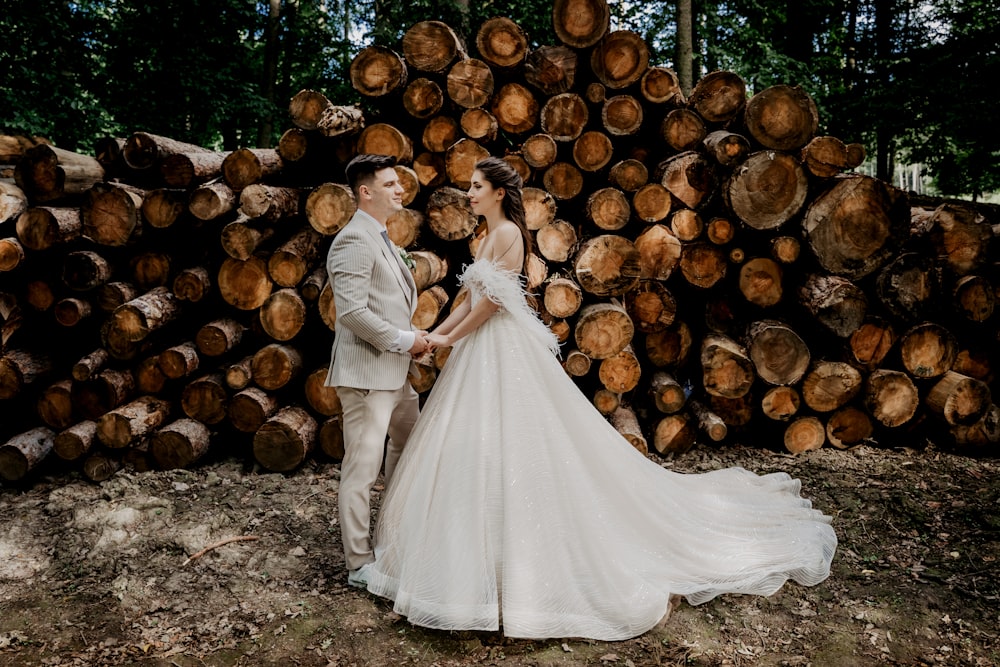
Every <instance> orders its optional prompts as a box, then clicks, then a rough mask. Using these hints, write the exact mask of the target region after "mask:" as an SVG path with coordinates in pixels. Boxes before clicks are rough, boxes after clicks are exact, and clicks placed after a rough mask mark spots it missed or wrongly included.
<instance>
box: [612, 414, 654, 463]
mask: <svg viewBox="0 0 1000 667" xmlns="http://www.w3.org/2000/svg"><path fill="white" fill-rule="evenodd" d="M611 425H612V426H614V427H615V430H616V431H618V432H619V433H620V434H621V436H622V437H623V438H625V440H627V441H628V443H629V444H630V445H632V446H633V447H635V448H636V450H637V451H638V452H639V453H640V454H642V455H643V456H645V455H646V454H648V453H649V447H648V446H647V444H646V438H645V437H643V435H642V428H641V427H640V426H639V418H638V417H637V416H636V414H635V410H633V409H632V408H630V407H628V406H627V405H619V406H618V408H617V409H616V410H615V411H614V412H612V413H611Z"/></svg>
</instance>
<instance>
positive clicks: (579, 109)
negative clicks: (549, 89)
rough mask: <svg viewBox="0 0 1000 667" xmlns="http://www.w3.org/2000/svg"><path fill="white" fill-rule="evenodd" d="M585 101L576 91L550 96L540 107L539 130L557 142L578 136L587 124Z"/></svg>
mask: <svg viewBox="0 0 1000 667" xmlns="http://www.w3.org/2000/svg"><path fill="white" fill-rule="evenodd" d="M588 118H589V112H588V110H587V103H586V102H585V101H584V100H583V98H582V97H580V96H579V95H577V94H576V93H561V94H559V95H554V96H553V97H550V98H549V99H548V100H547V101H546V102H545V105H544V106H543V107H542V111H541V115H540V120H539V122H540V125H541V130H542V132H543V133H544V134H546V135H548V136H549V137H551V138H552V139H553V140H555V141H557V142H569V141H573V140H575V139H576V138H578V137H579V136H580V135H581V133H582V132H583V128H584V126H585V125H586V124H587V120H588Z"/></svg>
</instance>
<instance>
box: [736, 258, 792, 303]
mask: <svg viewBox="0 0 1000 667" xmlns="http://www.w3.org/2000/svg"><path fill="white" fill-rule="evenodd" d="M740 292H741V293H742V294H743V296H744V297H746V300H747V301H749V302H750V303H752V304H754V305H755V306H760V307H761V308H767V307H769V306H774V305H777V304H778V303H780V302H781V297H782V286H781V267H780V266H778V263H777V262H775V261H774V260H773V259H771V258H769V257H755V258H753V259H751V260H750V261H748V262H747V263H746V264H744V265H743V266H742V267H741V268H740Z"/></svg>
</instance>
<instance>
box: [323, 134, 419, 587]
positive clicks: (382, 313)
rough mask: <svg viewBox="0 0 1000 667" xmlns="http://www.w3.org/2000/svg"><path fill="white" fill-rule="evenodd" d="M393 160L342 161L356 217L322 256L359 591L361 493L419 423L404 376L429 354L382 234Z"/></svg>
mask: <svg viewBox="0 0 1000 667" xmlns="http://www.w3.org/2000/svg"><path fill="white" fill-rule="evenodd" d="M395 164H396V159H395V158H394V157H391V156H387V155H369V154H362V155H358V156H357V157H355V158H354V159H352V160H351V161H350V162H349V163H348V164H347V169H346V172H347V183H348V185H350V187H351V190H352V191H353V192H354V199H355V201H356V202H357V212H355V214H354V217H352V218H351V220H350V222H348V223H347V224H346V225H345V226H344V228H343V229H342V230H340V232H339V233H338V234H337V236H336V238H334V240H333V243H332V244H331V245H330V251H329V254H328V255H327V260H326V270H327V272H328V273H329V276H330V283H331V286H332V288H333V296H334V304H335V306H336V312H337V316H336V322H335V324H334V339H333V354H332V358H331V362H330V370H329V372H328V373H327V376H326V385H327V386H333V387H336V388H337V395H338V396H339V397H340V401H341V404H342V405H343V409H344V413H343V428H344V460H343V461H342V462H341V464H340V491H339V508H340V533H341V539H342V541H343V545H344V557H345V560H346V561H347V569H348V575H347V582H348V583H349V584H350V585H351V586H356V587H359V588H364V587H366V586H367V584H368V576H367V575H368V572H367V571H368V566H369V565H370V564H371V563H372V562H373V561H374V560H375V556H374V554H373V552H372V544H371V538H370V534H369V523H370V519H371V507H370V504H369V494H370V493H371V489H372V486H373V485H374V484H375V480H376V479H377V478H378V474H379V469H380V468H381V467H382V461H383V452H384V458H385V481H386V482H388V481H389V478H390V477H391V476H392V472H393V469H394V468H395V467H396V462H397V461H398V460H399V455H400V454H401V453H402V451H403V446H404V445H405V444H406V439H407V438H408V437H409V435H410V430H411V429H412V428H413V424H414V422H415V421H416V419H417V413H418V412H419V403H418V397H417V393H416V391H414V389H413V387H412V386H411V385H410V383H409V382H408V381H407V372H408V371H409V369H410V364H411V361H412V356H413V355H419V354H421V353H423V352H424V351H425V350H426V349H427V342H426V341H425V340H424V335H425V334H426V332H425V331H413V330H412V327H411V325H410V318H411V317H412V316H413V312H414V310H415V308H416V304H417V290H416V286H415V284H414V282H413V277H412V275H411V274H410V271H409V269H407V268H406V265H405V264H403V261H402V259H401V258H400V257H399V254H398V251H397V249H396V248H395V247H394V246H393V245H392V243H391V242H390V241H389V236H388V234H387V232H386V226H385V223H386V220H387V219H388V218H389V216H391V215H392V214H393V213H395V212H396V211H398V210H400V209H401V208H403V203H402V196H403V187H402V186H401V185H400V183H399V178H398V177H397V175H396V170H395V169H394V168H393V167H394V166H395ZM387 434H388V436H389V443H388V446H386V435H387Z"/></svg>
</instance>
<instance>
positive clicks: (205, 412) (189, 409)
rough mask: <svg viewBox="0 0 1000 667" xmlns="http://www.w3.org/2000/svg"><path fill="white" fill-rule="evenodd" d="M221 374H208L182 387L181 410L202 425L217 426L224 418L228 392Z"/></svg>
mask: <svg viewBox="0 0 1000 667" xmlns="http://www.w3.org/2000/svg"><path fill="white" fill-rule="evenodd" d="M224 382H225V379H224V377H223V375H222V373H209V374H208V375H204V376H202V377H200V378H198V379H197V380H194V381H193V382H190V383H188V384H186V385H185V386H184V389H183V390H181V410H183V411H184V414H185V415H187V416H188V417H190V418H191V419H196V420H198V421H200V422H201V423H202V424H218V423H219V422H221V421H222V420H223V419H225V418H226V407H227V403H228V402H229V392H227V391H226V387H225V384H224Z"/></svg>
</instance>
